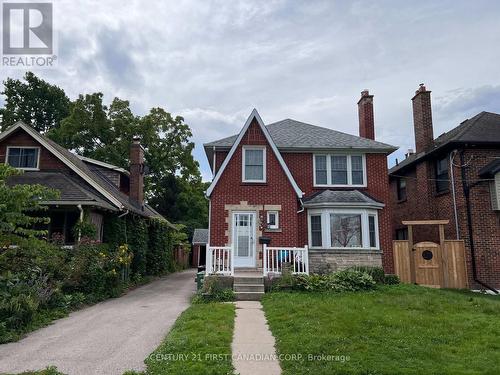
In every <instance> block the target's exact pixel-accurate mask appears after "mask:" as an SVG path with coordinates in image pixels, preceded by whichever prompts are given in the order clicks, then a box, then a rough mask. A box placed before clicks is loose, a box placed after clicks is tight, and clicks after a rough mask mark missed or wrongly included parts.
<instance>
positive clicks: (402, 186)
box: [397, 177, 406, 201]
mask: <svg viewBox="0 0 500 375" xmlns="http://www.w3.org/2000/svg"><path fill="white" fill-rule="evenodd" d="M397 184H398V201H405V200H406V178H403V177H401V178H398V179H397Z"/></svg>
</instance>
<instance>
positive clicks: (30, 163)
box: [7, 147, 40, 170]
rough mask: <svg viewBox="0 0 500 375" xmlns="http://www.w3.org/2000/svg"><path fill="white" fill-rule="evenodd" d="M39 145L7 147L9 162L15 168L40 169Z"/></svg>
mask: <svg viewBox="0 0 500 375" xmlns="http://www.w3.org/2000/svg"><path fill="white" fill-rule="evenodd" d="M39 156H40V148H39V147H7V164H9V165H10V166H12V167H14V168H19V169H26V170H35V169H38V161H39Z"/></svg>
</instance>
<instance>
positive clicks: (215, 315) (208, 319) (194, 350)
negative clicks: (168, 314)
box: [145, 303, 235, 375]
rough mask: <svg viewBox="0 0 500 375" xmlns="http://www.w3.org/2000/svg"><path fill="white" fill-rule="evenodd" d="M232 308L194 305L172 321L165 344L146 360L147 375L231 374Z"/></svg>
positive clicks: (228, 306)
mask: <svg viewBox="0 0 500 375" xmlns="http://www.w3.org/2000/svg"><path fill="white" fill-rule="evenodd" d="M234 317H235V307H234V305H233V304H231V303H206V304H193V305H192V306H191V307H190V308H189V309H187V310H186V311H184V312H183V313H182V315H181V316H180V317H179V318H178V319H177V321H176V322H175V325H174V327H173V328H172V330H171V331H170V333H169V334H168V335H167V337H166V338H165V341H164V342H163V343H162V344H161V345H160V346H159V347H158V349H156V350H155V351H154V352H153V353H151V355H149V357H148V358H147V359H146V361H145V362H146V365H147V370H146V372H145V373H146V374H148V375H153V374H154V375H160V374H184V375H190V374H193V375H198V374H206V375H211V374H212V375H227V374H233V370H234V369H233V365H232V363H231V342H232V341H233V328H234Z"/></svg>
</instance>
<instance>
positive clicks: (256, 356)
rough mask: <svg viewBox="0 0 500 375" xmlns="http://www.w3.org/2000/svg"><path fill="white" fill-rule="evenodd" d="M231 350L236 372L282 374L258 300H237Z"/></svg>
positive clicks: (271, 337) (244, 373) (252, 374)
mask: <svg viewBox="0 0 500 375" xmlns="http://www.w3.org/2000/svg"><path fill="white" fill-rule="evenodd" d="M232 351H233V366H234V368H235V369H236V373H237V374H240V375H261V374H262V375H264V374H265V375H279V374H281V368H280V365H279V361H278V359H277V357H276V351H275V349H274V337H273V335H272V334H271V331H269V327H268V325H267V320H266V317H265V316H264V311H262V305H261V303H260V302H258V301H238V302H236V319H235V321H234V336H233V345H232Z"/></svg>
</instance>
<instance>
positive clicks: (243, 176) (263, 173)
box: [241, 146, 267, 183]
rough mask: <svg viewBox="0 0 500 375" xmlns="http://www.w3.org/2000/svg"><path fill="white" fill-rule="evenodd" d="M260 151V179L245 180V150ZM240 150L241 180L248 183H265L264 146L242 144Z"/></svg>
mask: <svg viewBox="0 0 500 375" xmlns="http://www.w3.org/2000/svg"><path fill="white" fill-rule="evenodd" d="M247 150H251V151H252V150H253V151H261V152H262V180H247V179H246V178H245V175H246V174H245V166H246V165H245V158H246V155H245V154H246V151H247ZM241 152H242V153H243V155H242V157H241V181H243V182H248V183H265V182H266V169H267V168H266V146H243V147H242V150H241Z"/></svg>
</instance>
